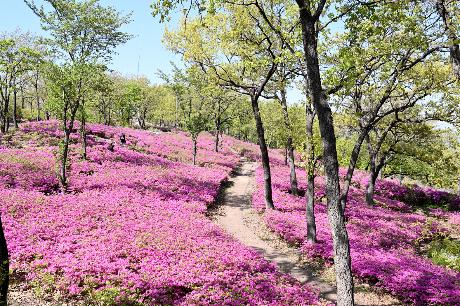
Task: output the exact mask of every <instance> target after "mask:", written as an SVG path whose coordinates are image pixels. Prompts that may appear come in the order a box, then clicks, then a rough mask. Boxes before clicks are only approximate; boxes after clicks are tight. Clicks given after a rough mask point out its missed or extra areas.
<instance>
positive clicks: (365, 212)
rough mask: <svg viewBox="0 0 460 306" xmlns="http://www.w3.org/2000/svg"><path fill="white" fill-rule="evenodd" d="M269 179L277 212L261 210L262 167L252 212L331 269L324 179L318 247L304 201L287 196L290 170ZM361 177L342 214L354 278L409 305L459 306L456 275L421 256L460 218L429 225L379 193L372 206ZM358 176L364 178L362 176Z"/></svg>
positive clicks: (320, 181) (319, 181)
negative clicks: (308, 224) (309, 234)
mask: <svg viewBox="0 0 460 306" xmlns="http://www.w3.org/2000/svg"><path fill="white" fill-rule="evenodd" d="M297 171H298V173H297V178H298V179H299V187H300V188H301V189H305V188H306V182H305V177H306V175H305V172H304V171H303V170H300V169H298V170H297ZM272 175H273V178H272V180H273V200H274V203H275V207H276V210H273V211H265V204H264V203H263V171H262V169H261V168H258V169H257V171H256V180H257V190H256V192H255V193H254V195H253V198H252V202H253V205H254V207H255V209H257V210H258V211H260V212H264V211H265V214H264V218H265V222H266V224H267V226H268V227H269V228H270V229H271V230H273V231H274V232H276V233H278V234H279V235H280V236H281V237H283V238H284V239H285V240H286V241H288V242H290V243H291V244H293V245H297V246H298V247H299V248H300V249H301V251H302V252H303V254H304V255H305V256H307V257H310V258H318V259H321V260H322V261H325V262H326V264H327V263H329V264H332V263H333V246H332V238H331V234H330V229H329V223H328V219H327V209H326V204H325V203H324V202H323V201H322V199H324V195H325V181H324V177H322V176H318V177H316V179H315V184H316V190H315V197H316V200H317V201H316V206H315V215H316V222H317V226H316V227H317V238H318V243H316V244H311V243H309V242H308V241H307V239H306V233H307V228H306V220H305V205H306V199H305V197H298V196H293V195H291V194H290V193H289V188H290V185H289V168H288V167H287V166H283V165H277V166H272ZM359 177H360V176H359V175H358V177H357V181H355V184H354V185H353V186H354V187H352V188H351V189H350V194H349V199H348V204H347V209H346V213H345V214H346V218H347V220H348V222H347V230H348V235H349V239H350V248H351V257H352V270H353V273H354V275H355V276H356V277H358V278H360V279H361V280H363V281H366V282H368V283H370V284H372V285H376V286H379V287H382V288H383V289H385V290H386V291H388V292H390V293H392V294H394V295H396V296H398V297H399V298H400V299H401V300H402V301H404V302H407V303H411V304H416V305H426V304H440V305H458V304H460V273H459V272H457V271H455V270H451V269H448V268H446V267H443V266H440V265H437V264H436V263H439V262H437V261H436V260H434V262H433V261H432V260H430V259H429V258H427V257H424V256H422V255H420V252H419V250H420V247H421V246H423V245H425V244H426V243H429V242H430V241H432V240H438V239H440V238H442V237H446V236H448V235H449V233H450V232H449V231H452V229H450V230H449V229H447V228H444V227H443V226H442V222H443V221H445V220H447V219H448V218H449V217H454V218H457V217H458V215H457V214H456V213H449V212H445V211H442V218H440V219H438V220H439V221H433V219H432V217H428V216H426V215H424V214H422V213H416V212H413V210H412V207H411V206H410V205H408V204H406V203H403V202H401V201H398V200H395V199H394V198H392V196H391V195H390V196H386V194H385V193H384V192H383V191H382V190H380V191H379V193H378V195H376V197H375V199H376V205H375V206H373V207H371V206H369V205H368V204H367V203H366V201H365V188H364V187H365V184H363V182H362V181H361V180H359ZM361 177H362V178H365V175H361ZM386 183H387V184H388V185H390V183H391V184H396V183H395V182H389V183H388V182H386ZM392 188H393V189H396V187H392ZM457 233H458V232H457ZM438 257H439V256H438Z"/></svg>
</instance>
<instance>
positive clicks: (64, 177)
mask: <svg viewBox="0 0 460 306" xmlns="http://www.w3.org/2000/svg"><path fill="white" fill-rule="evenodd" d="M70 133H71V129H70V128H65V130H64V143H63V145H62V152H61V169H60V175H59V181H60V183H61V187H62V190H63V191H64V192H66V191H67V159H68V155H69V144H70Z"/></svg>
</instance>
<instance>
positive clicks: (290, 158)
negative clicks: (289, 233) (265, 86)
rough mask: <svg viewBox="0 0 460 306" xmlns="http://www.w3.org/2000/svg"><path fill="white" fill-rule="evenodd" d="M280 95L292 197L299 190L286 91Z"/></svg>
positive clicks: (282, 91) (282, 90)
mask: <svg viewBox="0 0 460 306" xmlns="http://www.w3.org/2000/svg"><path fill="white" fill-rule="evenodd" d="M280 93H281V100H280V103H281V108H282V110H283V118H284V125H286V128H287V130H288V136H287V144H286V157H287V161H288V162H289V170H290V171H289V181H290V183H291V192H292V194H293V195H298V194H299V190H298V187H297V175H296V173H295V159H294V146H293V144H292V127H291V122H290V121H289V112H288V107H287V99H286V90H285V89H284V88H283V89H281V91H280Z"/></svg>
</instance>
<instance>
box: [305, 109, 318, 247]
mask: <svg viewBox="0 0 460 306" xmlns="http://www.w3.org/2000/svg"><path fill="white" fill-rule="evenodd" d="M305 107H306V116H307V121H306V123H307V124H306V137H307V140H306V148H305V149H306V155H307V156H306V169H305V170H306V171H305V172H306V175H307V190H306V193H305V200H306V201H307V203H306V204H307V206H306V220H307V240H308V241H310V242H316V219H315V144H314V142H313V122H314V113H313V110H312V109H311V106H310V105H308V104H307V105H306V106H305Z"/></svg>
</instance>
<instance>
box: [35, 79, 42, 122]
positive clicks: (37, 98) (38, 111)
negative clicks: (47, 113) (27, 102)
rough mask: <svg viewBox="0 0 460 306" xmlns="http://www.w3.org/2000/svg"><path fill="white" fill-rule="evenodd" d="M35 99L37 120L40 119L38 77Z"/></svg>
mask: <svg viewBox="0 0 460 306" xmlns="http://www.w3.org/2000/svg"><path fill="white" fill-rule="evenodd" d="M34 85H35V86H34V87H35V101H36V102H37V121H40V120H41V118H40V94H39V92H38V77H37V78H36V79H35V84H34Z"/></svg>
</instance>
